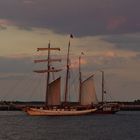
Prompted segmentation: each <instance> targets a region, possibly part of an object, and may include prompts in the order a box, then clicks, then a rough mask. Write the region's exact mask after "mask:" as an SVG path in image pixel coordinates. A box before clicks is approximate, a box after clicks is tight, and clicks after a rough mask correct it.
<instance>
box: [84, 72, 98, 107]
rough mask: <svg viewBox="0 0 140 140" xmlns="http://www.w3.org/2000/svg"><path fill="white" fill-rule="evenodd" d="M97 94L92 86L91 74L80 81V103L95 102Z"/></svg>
mask: <svg viewBox="0 0 140 140" xmlns="http://www.w3.org/2000/svg"><path fill="white" fill-rule="evenodd" d="M97 103H98V100H97V96H96V91H95V86H94V79H93V75H92V76H90V77H89V78H87V79H86V80H85V81H83V82H82V85H81V105H89V104H97Z"/></svg>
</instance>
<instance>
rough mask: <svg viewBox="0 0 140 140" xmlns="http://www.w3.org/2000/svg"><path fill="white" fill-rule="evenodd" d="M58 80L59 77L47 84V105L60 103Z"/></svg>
mask: <svg viewBox="0 0 140 140" xmlns="http://www.w3.org/2000/svg"><path fill="white" fill-rule="evenodd" d="M60 82H61V78H58V79H56V80H55V81H53V82H51V83H50V84H49V90H48V91H49V92H48V105H60V102H61V101H60V96H61V95H60V89H61V88H60V86H61V83H60Z"/></svg>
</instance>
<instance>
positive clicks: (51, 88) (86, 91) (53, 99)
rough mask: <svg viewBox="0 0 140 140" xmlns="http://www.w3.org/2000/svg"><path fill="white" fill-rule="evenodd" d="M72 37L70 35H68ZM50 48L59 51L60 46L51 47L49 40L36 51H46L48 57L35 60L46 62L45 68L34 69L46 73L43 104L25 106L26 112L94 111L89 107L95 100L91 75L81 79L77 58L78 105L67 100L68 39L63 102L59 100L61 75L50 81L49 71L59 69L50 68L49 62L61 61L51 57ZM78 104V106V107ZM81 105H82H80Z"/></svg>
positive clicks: (79, 113)
mask: <svg viewBox="0 0 140 140" xmlns="http://www.w3.org/2000/svg"><path fill="white" fill-rule="evenodd" d="M70 37H72V35H71V36H70ZM52 50H58V51H60V48H51V47H50V42H49V44H48V47H47V48H38V49H37V51H48V58H47V59H45V60H35V63H40V62H47V63H48V65H47V68H48V69H47V70H35V71H34V72H36V73H47V75H46V76H47V77H46V79H47V84H46V100H45V106H44V107H42V108H33V107H27V108H26V109H25V110H26V113H27V114H28V115H31V116H72V115H73V116H75V115H86V114H91V113H93V112H95V111H96V110H97V109H96V108H93V107H91V104H93V102H94V101H95V102H96V99H97V98H96V94H95V88H94V86H93V83H92V82H93V75H92V76H90V77H89V78H87V79H86V80H85V81H83V82H82V81H81V72H80V59H79V103H78V105H75V106H71V104H69V101H68V83H69V82H68V81H69V69H70V64H69V62H70V60H69V52H70V41H69V43H68V53H67V70H66V80H65V94H64V97H65V99H64V102H62V101H61V77H59V78H57V79H55V80H54V81H52V82H50V76H51V75H50V73H51V72H59V71H61V69H54V68H53V69H52V67H51V65H50V63H51V62H54V61H61V60H60V59H51V58H50V53H51V51H52ZM79 105H80V108H79ZM81 106H83V107H81Z"/></svg>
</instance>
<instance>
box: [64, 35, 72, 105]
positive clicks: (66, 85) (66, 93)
mask: <svg viewBox="0 0 140 140" xmlns="http://www.w3.org/2000/svg"><path fill="white" fill-rule="evenodd" d="M70 38H73V35H72V34H71V35H70ZM69 52H70V40H69V43H68V53H67V72H66V83H65V103H66V102H67V96H68V79H69Z"/></svg>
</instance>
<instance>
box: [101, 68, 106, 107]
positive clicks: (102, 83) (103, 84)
mask: <svg viewBox="0 0 140 140" xmlns="http://www.w3.org/2000/svg"><path fill="white" fill-rule="evenodd" d="M101 73H102V104H103V103H104V92H105V90H104V71H102V70H101Z"/></svg>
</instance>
